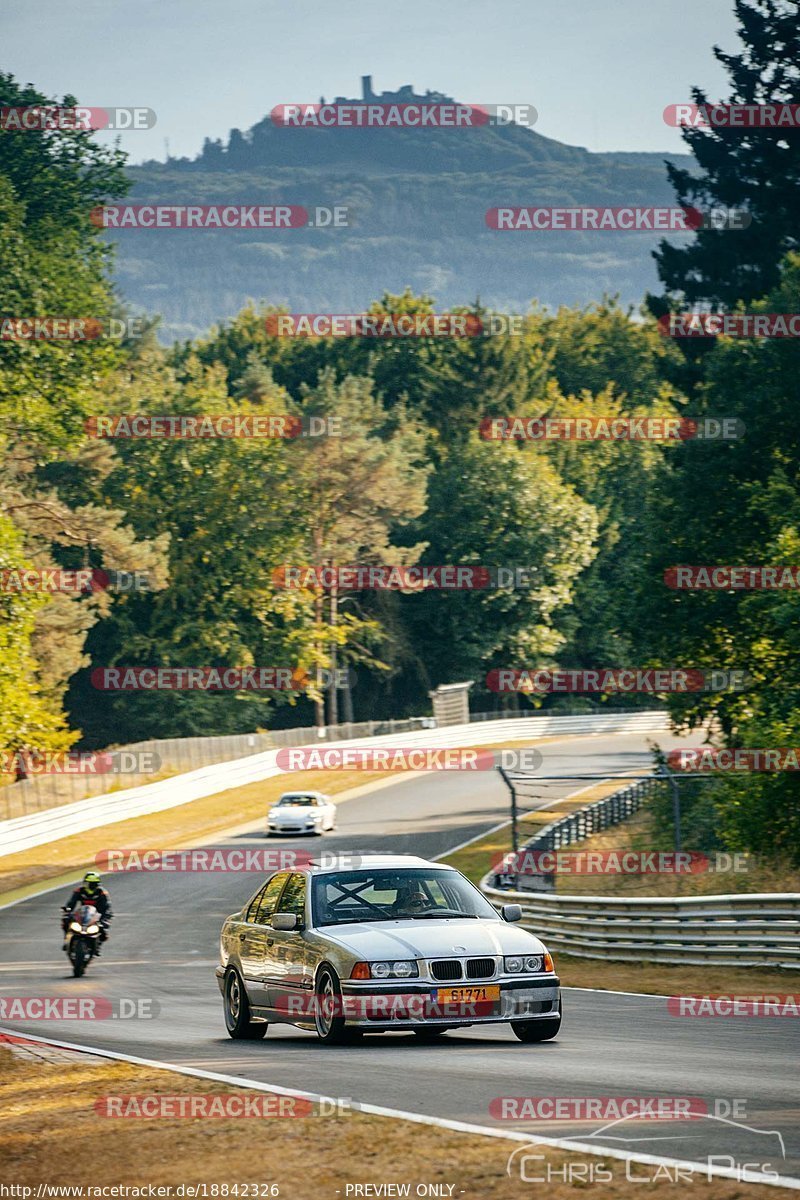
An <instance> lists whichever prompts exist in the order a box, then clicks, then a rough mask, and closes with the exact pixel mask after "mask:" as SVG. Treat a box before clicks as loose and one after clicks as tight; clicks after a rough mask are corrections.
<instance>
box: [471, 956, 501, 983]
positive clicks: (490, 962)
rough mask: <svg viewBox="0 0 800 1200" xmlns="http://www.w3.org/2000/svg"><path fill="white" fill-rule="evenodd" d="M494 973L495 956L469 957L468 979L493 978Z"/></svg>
mask: <svg viewBox="0 0 800 1200" xmlns="http://www.w3.org/2000/svg"><path fill="white" fill-rule="evenodd" d="M493 975H494V959H493V958H468V959H467V979H491V977H492V976H493Z"/></svg>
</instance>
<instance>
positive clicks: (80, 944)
mask: <svg viewBox="0 0 800 1200" xmlns="http://www.w3.org/2000/svg"><path fill="white" fill-rule="evenodd" d="M73 947H74V948H73V949H72V952H71V953H70V958H71V959H72V974H73V975H74V976H75V978H76V979H78V978H80V976H81V975H82V974H83V972H84V971H85V970H86V964H87V962H88V961H89V950H88V948H87V946H86V943H85V942H84V941H83V939H82V938H79V939H78V940H77V941H76V942H74V943H73Z"/></svg>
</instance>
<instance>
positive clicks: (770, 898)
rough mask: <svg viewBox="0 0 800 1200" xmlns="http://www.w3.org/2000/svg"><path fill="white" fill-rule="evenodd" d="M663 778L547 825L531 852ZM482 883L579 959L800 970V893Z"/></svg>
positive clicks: (571, 838)
mask: <svg viewBox="0 0 800 1200" xmlns="http://www.w3.org/2000/svg"><path fill="white" fill-rule="evenodd" d="M663 786H664V783H663V781H662V780H660V779H656V778H655V777H654V778H653V779H646V780H641V781H639V782H638V783H637V784H634V785H631V786H628V787H626V788H623V789H621V790H620V791H618V792H615V793H614V794H613V795H611V796H607V797H605V799H603V800H598V801H595V803H593V804H588V805H585V806H584V807H583V808H581V809H577V810H575V811H574V812H571V813H568V814H567V815H566V816H564V817H562V818H560V819H559V820H558V821H554V822H553V823H552V824H551V825H548V826H546V827H545V828H544V829H543V830H542V831H541V833H540V834H538V835H537V837H536V838H534V839H533V840H532V841H530V842H529V843H528V844H527V845H526V846H525V847H524V849H525V850H531V851H537V850H558V849H560V848H561V847H563V846H569V845H572V844H573V843H574V842H576V841H581V840H583V839H584V838H586V837H588V836H589V835H590V834H592V833H597V832H600V831H601V830H603V829H607V828H609V827H610V826H611V825H616V824H618V823H619V822H620V821H623V820H625V819H627V817H629V816H632V815H633V813H635V812H637V811H638V810H639V808H641V806H642V804H643V803H644V802H645V801H646V799H647V797H648V796H649V795H651V794H652V792H653V791H654V790H655V789H656V788H658V787H663ZM496 878H497V877H496V876H495V875H494V873H492V874H491V875H487V876H486V878H485V879H484V880H483V882H482V884H481V889H482V891H483V893H484V895H485V896H486V897H487V898H488V899H489V900H491V901H492V903H494V904H495V905H500V904H519V905H521V907H522V919H523V923H524V925H525V926H526V928H528V929H530V930H531V932H533V933H535V934H537V936H539V937H541V938H542V940H543V941H544V942H545V943H546V944H547V945H548V947H550V948H551V949H553V950H562V951H564V952H565V953H567V954H572V955H574V956H575V957H577V958H600V959H606V960H613V961H616V962H663V963H677V964H689V963H695V964H702V965H705V966H711V965H719V966H743V967H744V966H753V967H755V966H773V967H774V966H780V967H793V968H800V936H799V935H800V895H797V894H795V893H780V892H777V893H774V894H767V895H756V894H747V893H734V894H732V895H724V896H698V897H689V898H684V897H681V898H677V897H676V898H673V897H669V898H666V897H665V898H660V897H647V898H642V899H637V898H629V897H618V896H585V895H581V896H568V895H559V894H555V893H552V892H543V891H530V890H522V889H520V888H519V885H518V887H517V888H514V889H511V888H504V887H502V888H501V887H496V886H494V883H493V882H490V881H493V880H495V879H496Z"/></svg>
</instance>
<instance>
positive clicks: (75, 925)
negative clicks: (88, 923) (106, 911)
mask: <svg viewBox="0 0 800 1200" xmlns="http://www.w3.org/2000/svg"><path fill="white" fill-rule="evenodd" d="M70 929H71V930H72V932H73V933H83V926H82V925H79V924H78V922H77V921H72V922H71V924H70Z"/></svg>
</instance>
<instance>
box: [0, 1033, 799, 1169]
mask: <svg viewBox="0 0 800 1200" xmlns="http://www.w3.org/2000/svg"><path fill="white" fill-rule="evenodd" d="M0 1034H5V1035H8V1036H11V1037H17V1038H19V1037H26V1035H24V1034H20V1033H19V1032H18V1031H17V1030H13V1029H4V1028H0ZM27 1040H28V1041H32V1042H35V1041H39V1042H41V1043H43V1044H44V1045H47V1046H57V1047H59V1048H60V1049H63V1050H77V1051H79V1052H82V1053H84V1054H94V1055H96V1056H97V1057H98V1058H110V1059H113V1060H114V1061H115V1062H128V1063H131V1064H132V1065H133V1066H137V1067H150V1068H154V1069H156V1070H160V1071H172V1072H173V1073H175V1074H177V1075H188V1076H192V1077H193V1078H195V1079H209V1080H211V1081H212V1082H214V1083H227V1084H232V1085H233V1086H234V1087H247V1088H251V1089H253V1090H255V1091H259V1092H272V1093H274V1094H275V1095H277V1096H292V1097H294V1098H296V1099H300V1100H312V1101H315V1102H316V1103H319V1102H320V1101H328V1102H334V1103H335V1102H336V1101H337V1100H340V1099H341V1097H337V1096H324V1095H321V1094H320V1093H318V1092H304V1091H301V1090H300V1089H298V1088H286V1087H281V1086H279V1085H278V1084H271V1083H262V1082H261V1081H260V1080H258V1079H245V1078H243V1077H242V1076H239V1075H222V1074H220V1073H219V1072H217V1071H204V1070H202V1069H200V1068H199V1067H183V1066H174V1065H172V1064H171V1063H160V1062H156V1061H154V1060H153V1059H150V1058H139V1057H137V1056H135V1055H133V1054H120V1053H118V1052H117V1051H112V1050H100V1049H98V1048H97V1047H95V1046H84V1045H82V1044H79V1043H77V1042H75V1043H73V1042H62V1041H59V1040H57V1039H56V1038H45V1037H36V1038H33V1037H30V1038H27ZM350 1108H351V1110H352V1111H353V1112H363V1113H369V1114H370V1115H371V1116H376V1117H389V1118H391V1119H393V1120H397V1121H411V1122H413V1123H414V1124H416V1125H431V1126H434V1127H435V1128H438V1129H451V1130H454V1131H455V1132H456V1133H472V1134H477V1135H478V1136H480V1137H491V1138H498V1139H500V1140H501V1141H511V1142H522V1143H528V1144H534V1145H537V1146H551V1147H553V1149H556V1150H569V1151H576V1152H578V1153H583V1154H594V1155H595V1156H603V1157H605V1158H616V1159H620V1160H622V1161H623V1162H638V1163H646V1164H650V1165H652V1166H667V1167H684V1168H688V1169H690V1170H692V1171H696V1172H697V1173H699V1174H702V1175H703V1176H704V1177H705V1178H709V1177H713V1178H718V1179H735V1180H737V1182H738V1181H740V1174H741V1171H740V1170H739V1168H736V1167H711V1166H710V1165H709V1164H708V1163H701V1162H692V1161H691V1160H688V1159H679V1158H663V1157H661V1156H659V1155H654V1154H626V1153H625V1152H624V1151H623V1150H615V1149H610V1148H608V1147H606V1146H600V1145H597V1144H596V1145H591V1144H589V1143H587V1142H576V1141H572V1140H571V1139H568V1138H548V1137H533V1136H531V1135H529V1134H527V1133H517V1132H515V1131H513V1130H503V1129H496V1128H493V1127H492V1126H486V1125H473V1124H470V1123H468V1122H466V1121H451V1120H449V1119H448V1118H447V1117H429V1116H427V1115H426V1114H424V1113H413V1112H404V1111H403V1110H402V1109H398V1108H386V1107H384V1106H383V1105H379V1104H361V1103H359V1102H357V1101H356V1102H352V1103H350ZM748 1183H762V1184H767V1185H769V1186H771V1187H783V1188H789V1189H791V1190H793V1191H800V1179H793V1178H791V1177H789V1176H781V1175H778V1176H774V1177H771V1176H768V1175H755V1174H754V1175H752V1176H751V1178H750V1179H748Z"/></svg>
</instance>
